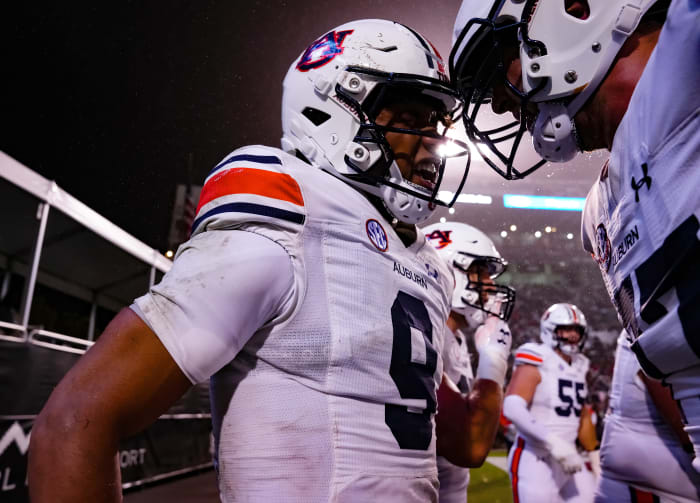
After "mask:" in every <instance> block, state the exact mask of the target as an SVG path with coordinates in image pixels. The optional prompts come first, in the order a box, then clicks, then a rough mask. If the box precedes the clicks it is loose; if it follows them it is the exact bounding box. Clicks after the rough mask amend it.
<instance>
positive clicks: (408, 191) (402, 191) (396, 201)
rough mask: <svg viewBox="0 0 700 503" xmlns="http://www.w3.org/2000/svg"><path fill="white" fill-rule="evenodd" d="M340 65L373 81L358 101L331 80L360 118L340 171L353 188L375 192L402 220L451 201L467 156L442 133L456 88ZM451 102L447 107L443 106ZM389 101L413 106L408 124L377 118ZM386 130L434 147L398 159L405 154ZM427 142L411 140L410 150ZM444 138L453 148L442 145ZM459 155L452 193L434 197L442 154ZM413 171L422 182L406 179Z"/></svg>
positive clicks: (426, 213) (450, 118)
mask: <svg viewBox="0 0 700 503" xmlns="http://www.w3.org/2000/svg"><path fill="white" fill-rule="evenodd" d="M346 71H347V72H351V73H355V74H357V75H358V78H359V77H361V78H363V79H368V78H369V79H371V80H372V81H375V82H376V83H375V84H374V88H373V89H372V91H371V93H370V94H369V95H368V96H367V97H366V98H365V99H364V100H363V101H362V103H360V101H358V100H357V99H356V98H355V96H353V94H352V93H351V92H348V91H347V90H346V89H345V88H344V87H343V86H340V85H339V84H338V85H337V86H336V96H337V99H338V100H339V101H341V102H342V103H343V104H344V105H345V106H347V107H348V108H349V109H350V110H351V111H352V113H353V114H354V115H355V116H356V117H357V118H358V120H359V123H360V125H359V128H358V130H357V133H356V134H355V137H354V138H353V141H352V142H351V143H350V145H349V147H348V149H347V151H346V154H345V164H346V165H347V166H349V167H350V168H351V171H352V173H351V174H346V175H344V177H345V178H346V179H347V180H348V181H349V182H351V183H352V184H353V185H355V186H357V187H358V188H361V189H363V190H365V191H367V192H369V193H371V194H374V195H375V196H378V197H379V198H380V199H381V200H382V202H383V204H384V206H385V208H386V209H387V211H388V212H389V213H390V214H391V216H392V217H394V218H397V219H398V220H400V221H402V222H405V223H409V224H411V223H418V222H421V221H423V220H425V219H427V218H428V217H429V216H430V214H431V213H432V212H433V210H434V209H435V208H436V206H438V205H439V206H447V207H451V206H452V205H453V204H454V202H455V201H456V198H457V195H458V194H459V193H460V191H461V190H462V187H463V186H464V183H465V181H466V178H467V175H468V172H469V162H470V153H469V148H468V146H467V145H466V144H464V143H462V142H460V141H458V140H454V139H450V138H447V137H446V134H447V132H448V129H449V127H450V126H451V124H452V121H453V118H454V117H455V116H457V115H458V114H459V112H460V109H461V100H459V99H457V97H456V93H455V92H454V91H453V90H452V89H451V88H449V87H448V86H447V85H446V84H445V83H444V82H442V81H440V80H437V79H430V78H428V77H419V76H415V75H404V74H394V73H386V72H380V71H376V70H369V69H366V68H359V67H348V68H347V69H346ZM453 104H454V106H453V107H452V108H448V107H450V106H452V105H453ZM392 106H393V107H399V108H401V107H405V108H406V109H410V107H411V106H413V107H414V108H418V109H420V110H421V112H420V113H416V114H415V117H413V119H412V123H411V124H405V120H403V121H396V120H389V121H388V122H387V121H380V120H379V119H380V117H383V115H382V114H383V112H384V111H386V110H388V109H389V108H391V107H392ZM387 134H389V135H392V134H393V135H394V137H396V136H395V135H412V136H417V137H422V138H426V139H430V141H431V142H433V143H434V144H435V145H434V147H435V150H436V151H435V152H432V154H433V155H432V156H428V158H425V159H422V160H418V161H417V164H414V162H415V159H406V160H404V159H401V156H404V158H405V157H411V156H410V155H408V156H406V153H404V152H401V153H397V152H395V150H394V148H392V145H391V141H390V140H389V139H388V138H387ZM427 143H428V141H427V140H420V141H416V142H415V150H419V149H420V147H421V145H423V146H425V145H427ZM446 144H449V146H450V150H453V152H446V151H445V150H446V149H445V148H444V146H445V145H446ZM425 148H426V150H429V148H428V147H425ZM415 153H416V152H415V151H414V152H413V155H415ZM465 155H466V156H467V160H466V165H465V168H464V171H463V176H462V178H461V180H460V182H459V187H458V189H457V190H456V191H455V192H454V194H455V195H454V197H453V199H452V200H451V201H443V200H440V199H438V194H439V192H440V187H441V185H442V181H443V177H444V172H445V165H446V162H447V159H448V158H451V157H460V156H465ZM408 163H410V165H407V164H408ZM400 164H404V170H403V171H405V172H406V173H408V174H409V179H407V178H406V174H405V173H403V174H402V169H401V167H400ZM415 174H418V175H420V176H419V179H420V178H422V180H423V182H422V183H415V182H414V181H413V180H412V179H410V178H412V177H413V175H415Z"/></svg>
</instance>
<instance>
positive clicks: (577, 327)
mask: <svg viewBox="0 0 700 503" xmlns="http://www.w3.org/2000/svg"><path fill="white" fill-rule="evenodd" d="M567 328H572V329H575V330H576V331H577V332H578V333H579V339H578V341H575V342H570V341H569V340H568V339H566V338H565V337H562V336H560V335H559V330H560V329H567ZM587 336H588V334H587V332H586V328H585V327H583V326H581V325H575V324H573V325H557V326H556V327H554V334H553V339H554V341H555V342H557V348H560V347H561V346H562V344H570V345H572V346H577V347H578V350H579V351H583V346H584V344H585V343H586V337H587Z"/></svg>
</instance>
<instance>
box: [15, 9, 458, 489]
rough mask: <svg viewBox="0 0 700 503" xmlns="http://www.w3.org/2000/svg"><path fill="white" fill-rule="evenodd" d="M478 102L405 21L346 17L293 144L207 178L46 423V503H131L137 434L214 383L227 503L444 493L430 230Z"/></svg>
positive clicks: (33, 467)
mask: <svg viewBox="0 0 700 503" xmlns="http://www.w3.org/2000/svg"><path fill="white" fill-rule="evenodd" d="M460 105H461V103H460V100H459V98H458V97H457V95H456V93H455V92H454V91H453V90H452V88H451V87H449V84H448V83H447V78H446V76H445V73H444V67H443V63H442V61H441V59H440V56H439V55H438V54H437V52H436V51H435V49H434V48H433V46H432V45H431V44H430V43H429V42H428V41H427V40H426V39H425V38H424V37H423V36H421V35H419V34H418V33H416V32H415V31H413V30H411V29H409V28H407V27H405V26H403V25H400V24H397V23H393V22H390V21H383V20H361V21H355V22H350V23H347V24H345V25H342V26H339V27H338V28H335V29H333V30H331V31H329V32H327V33H326V34H325V35H323V36H322V37H320V38H318V39H317V40H316V41H315V42H313V43H312V44H311V45H310V46H309V47H308V49H306V50H305V51H304V52H302V53H301V54H300V55H299V57H298V58H297V59H296V61H294V62H293V63H292V65H291V67H290V68H289V71H288V73H287V75H286V77H285V79H284V89H283V96H282V129H283V137H282V147H283V149H282V150H280V149H276V148H271V147H266V146H249V147H244V148H240V149H238V150H235V151H234V152H232V153H231V154H229V155H227V156H226V157H225V158H224V159H223V160H222V161H221V162H220V163H219V164H218V165H216V166H215V167H214V168H213V169H212V170H211V172H210V173H209V175H208V176H207V178H206V181H205V183H204V186H203V189H202V193H201V197H200V201H199V206H198V208H197V216H196V219H195V221H194V224H193V231H192V237H191V239H190V240H189V241H188V242H187V243H185V244H183V245H182V246H181V247H180V248H179V250H178V253H177V256H176V258H175V262H174V264H173V267H172V269H171V270H170V271H169V272H168V273H167V274H166V275H165V277H164V278H163V280H162V281H161V283H160V284H158V285H156V286H154V287H152V288H151V289H150V291H149V292H148V293H147V294H146V295H144V296H142V297H139V298H137V299H136V300H135V301H134V303H133V305H132V306H131V307H130V308H128V309H125V310H123V311H122V312H121V313H120V314H118V315H117V317H116V318H115V320H113V321H112V323H111V324H110V325H109V326H108V328H107V329H106V331H105V333H104V334H103V335H102V336H101V337H100V338H99V340H98V341H97V343H96V344H95V346H94V347H93V348H91V349H90V350H89V351H88V352H87V353H86V355H85V356H84V357H83V358H81V360H80V361H79V362H78V363H77V365H76V366H75V367H74V368H73V369H72V370H71V371H70V372H69V373H68V374H67V375H66V377H65V378H64V379H63V381H62V382H61V383H60V384H59V386H58V387H57V388H56V390H55V391H54V393H53V394H52V396H51V398H50V399H49V401H48V403H47V405H46V406H45V408H44V409H43V411H42V412H41V414H40V416H39V418H38V419H37V421H36V423H35V426H34V430H33V432H32V445H31V448H30V455H29V459H30V461H29V471H30V474H29V480H30V493H31V496H32V501H35V502H43V501H52V502H55V501H117V500H120V493H121V491H120V484H119V471H118V465H117V464H116V463H115V459H116V458H115V454H116V449H117V444H118V441H119V439H120V438H124V437H126V436H129V435H132V434H134V433H135V432H137V431H139V430H140V429H142V428H144V427H145V426H147V425H148V424H149V423H151V422H152V421H154V420H155V419H156V418H157V417H158V416H159V415H160V414H161V413H163V412H164V411H165V410H166V409H167V408H168V407H169V406H170V405H171V404H172V403H173V402H174V401H175V400H177V399H178V398H179V397H180V396H181V395H182V394H183V392H184V391H185V390H187V389H188V388H189V387H190V385H191V384H192V383H198V382H201V381H204V380H207V379H210V394H211V401H212V421H213V428H214V438H215V452H216V455H215V466H216V468H217V471H218V479H219V491H220V494H221V499H222V501H234V500H235V501H260V502H269V501H290V502H312V501H338V502H345V501H347V502H351V501H402V502H412V501H414V502H424V501H435V500H436V499H437V494H438V480H437V468H436V462H435V456H436V441H435V438H436V435H435V421H434V413H435V410H436V405H437V404H436V398H437V390H438V387H439V385H440V382H441V377H442V372H441V370H442V359H441V357H440V354H441V351H442V340H443V339H442V330H443V328H444V326H445V322H446V319H447V316H448V314H449V311H450V299H451V293H452V287H453V285H452V274H451V271H450V270H449V269H448V268H447V267H446V266H445V264H444V263H443V262H442V260H441V259H440V257H439V255H438V254H437V252H436V251H435V250H434V249H433V247H431V246H429V245H428V244H427V242H426V240H425V239H424V238H423V236H422V235H421V236H420V239H417V236H418V234H417V231H416V227H415V224H416V223H419V222H422V221H424V220H425V219H426V218H428V216H430V214H431V213H432V211H433V209H434V208H435V207H436V205H438V204H444V203H442V202H441V201H439V200H438V199H437V198H436V195H437V191H438V190H439V188H440V182H441V180H442V179H443V174H444V173H443V170H444V167H445V158H444V157H442V156H440V155H439V153H438V149H439V147H441V146H442V145H444V144H445V142H446V138H445V137H444V135H443V133H444V132H445V127H446V126H448V125H449V124H450V122H451V121H452V119H453V115H454V114H455V113H456V111H457V110H458V109H459V108H460ZM453 142H454V140H453ZM465 168H466V166H465ZM453 430H459V428H458V427H453ZM56 459H61V476H60V477H57V476H56V471H55V470H56Z"/></svg>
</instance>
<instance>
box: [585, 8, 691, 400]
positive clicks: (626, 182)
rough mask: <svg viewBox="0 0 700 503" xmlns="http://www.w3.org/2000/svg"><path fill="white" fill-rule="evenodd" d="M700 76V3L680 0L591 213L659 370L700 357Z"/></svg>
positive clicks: (635, 327) (616, 288)
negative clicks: (699, 191) (699, 6)
mask: <svg viewBox="0 0 700 503" xmlns="http://www.w3.org/2000/svg"><path fill="white" fill-rule="evenodd" d="M699 82H700V9H698V7H697V1H693V0H675V1H673V2H672V3H671V6H670V8H669V11H668V18H667V20H666V22H665V23H664V26H663V28H662V30H661V33H660V36H659V40H658V44H657V45H656V48H655V49H654V51H653V53H652V55H651V57H650V59H649V61H648V63H647V65H646V67H645V69H644V72H643V74H642V76H641V78H640V80H639V82H638V83H637V85H636V87H635V89H634V93H633V94H632V97H631V100H630V103H629V107H628V109H627V111H626V113H625V115H624V117H623V118H622V121H621V122H620V125H619V127H618V129H617V132H616V133H615V138H614V141H613V145H612V149H611V152H610V158H609V160H608V162H607V164H606V166H605V167H604V169H603V171H602V173H601V175H600V178H599V180H598V181H597V182H596V183H595V184H594V186H593V188H592V189H591V191H590V192H589V194H588V197H587V199H586V205H585V209H584V215H583V220H582V231H581V235H582V238H583V245H584V248H585V249H586V250H587V251H589V252H590V253H591V254H593V256H594V258H595V260H596V261H597V262H598V264H599V266H600V269H601V272H602V274H603V279H604V282H605V285H606V288H607V290H608V294H609V295H610V298H611V300H612V301H613V303H614V304H615V306H616V309H617V312H618V315H619V317H620V320H621V321H622V323H623V326H624V327H625V328H626V329H627V331H628V332H629V333H630V334H631V336H632V337H633V338H634V339H635V343H634V345H633V346H632V349H633V351H634V352H635V353H636V354H637V357H638V358H639V361H640V363H641V365H642V367H643V368H644V370H645V372H646V373H647V374H649V375H650V376H652V377H656V378H661V377H664V376H667V375H669V374H672V373H675V372H679V371H682V370H684V369H687V368H689V367H693V366H696V365H698V364H700V358H699V355H700V316H698V314H697V313H698V305H700V289H698V284H700V241H699V239H698V235H699V233H700V222H699V220H698V219H699V218H700V196H698V187H700V85H698V83H699ZM674 391H675V389H674ZM690 393H691V394H692V395H693V396H694V395H696V394H697V392H696V390H695V391H692V390H691V391H690ZM676 398H683V396H679V395H676Z"/></svg>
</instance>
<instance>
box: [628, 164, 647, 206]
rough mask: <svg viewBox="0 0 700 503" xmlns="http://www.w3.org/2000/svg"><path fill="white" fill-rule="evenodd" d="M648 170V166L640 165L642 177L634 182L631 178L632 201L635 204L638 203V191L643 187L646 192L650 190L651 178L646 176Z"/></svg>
mask: <svg viewBox="0 0 700 503" xmlns="http://www.w3.org/2000/svg"><path fill="white" fill-rule="evenodd" d="M648 170H649V166H647V163H644V164H642V173H643V174H644V176H643V177H642V178H641V179H640V180H639V181H637V180H635V179H634V177H632V188H633V189H634V201H635V202H636V203H638V202H639V189H641V188H642V187H644V186H645V185H646V186H647V190H649V189H651V177H650V176H649V175H647V171H648Z"/></svg>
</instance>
